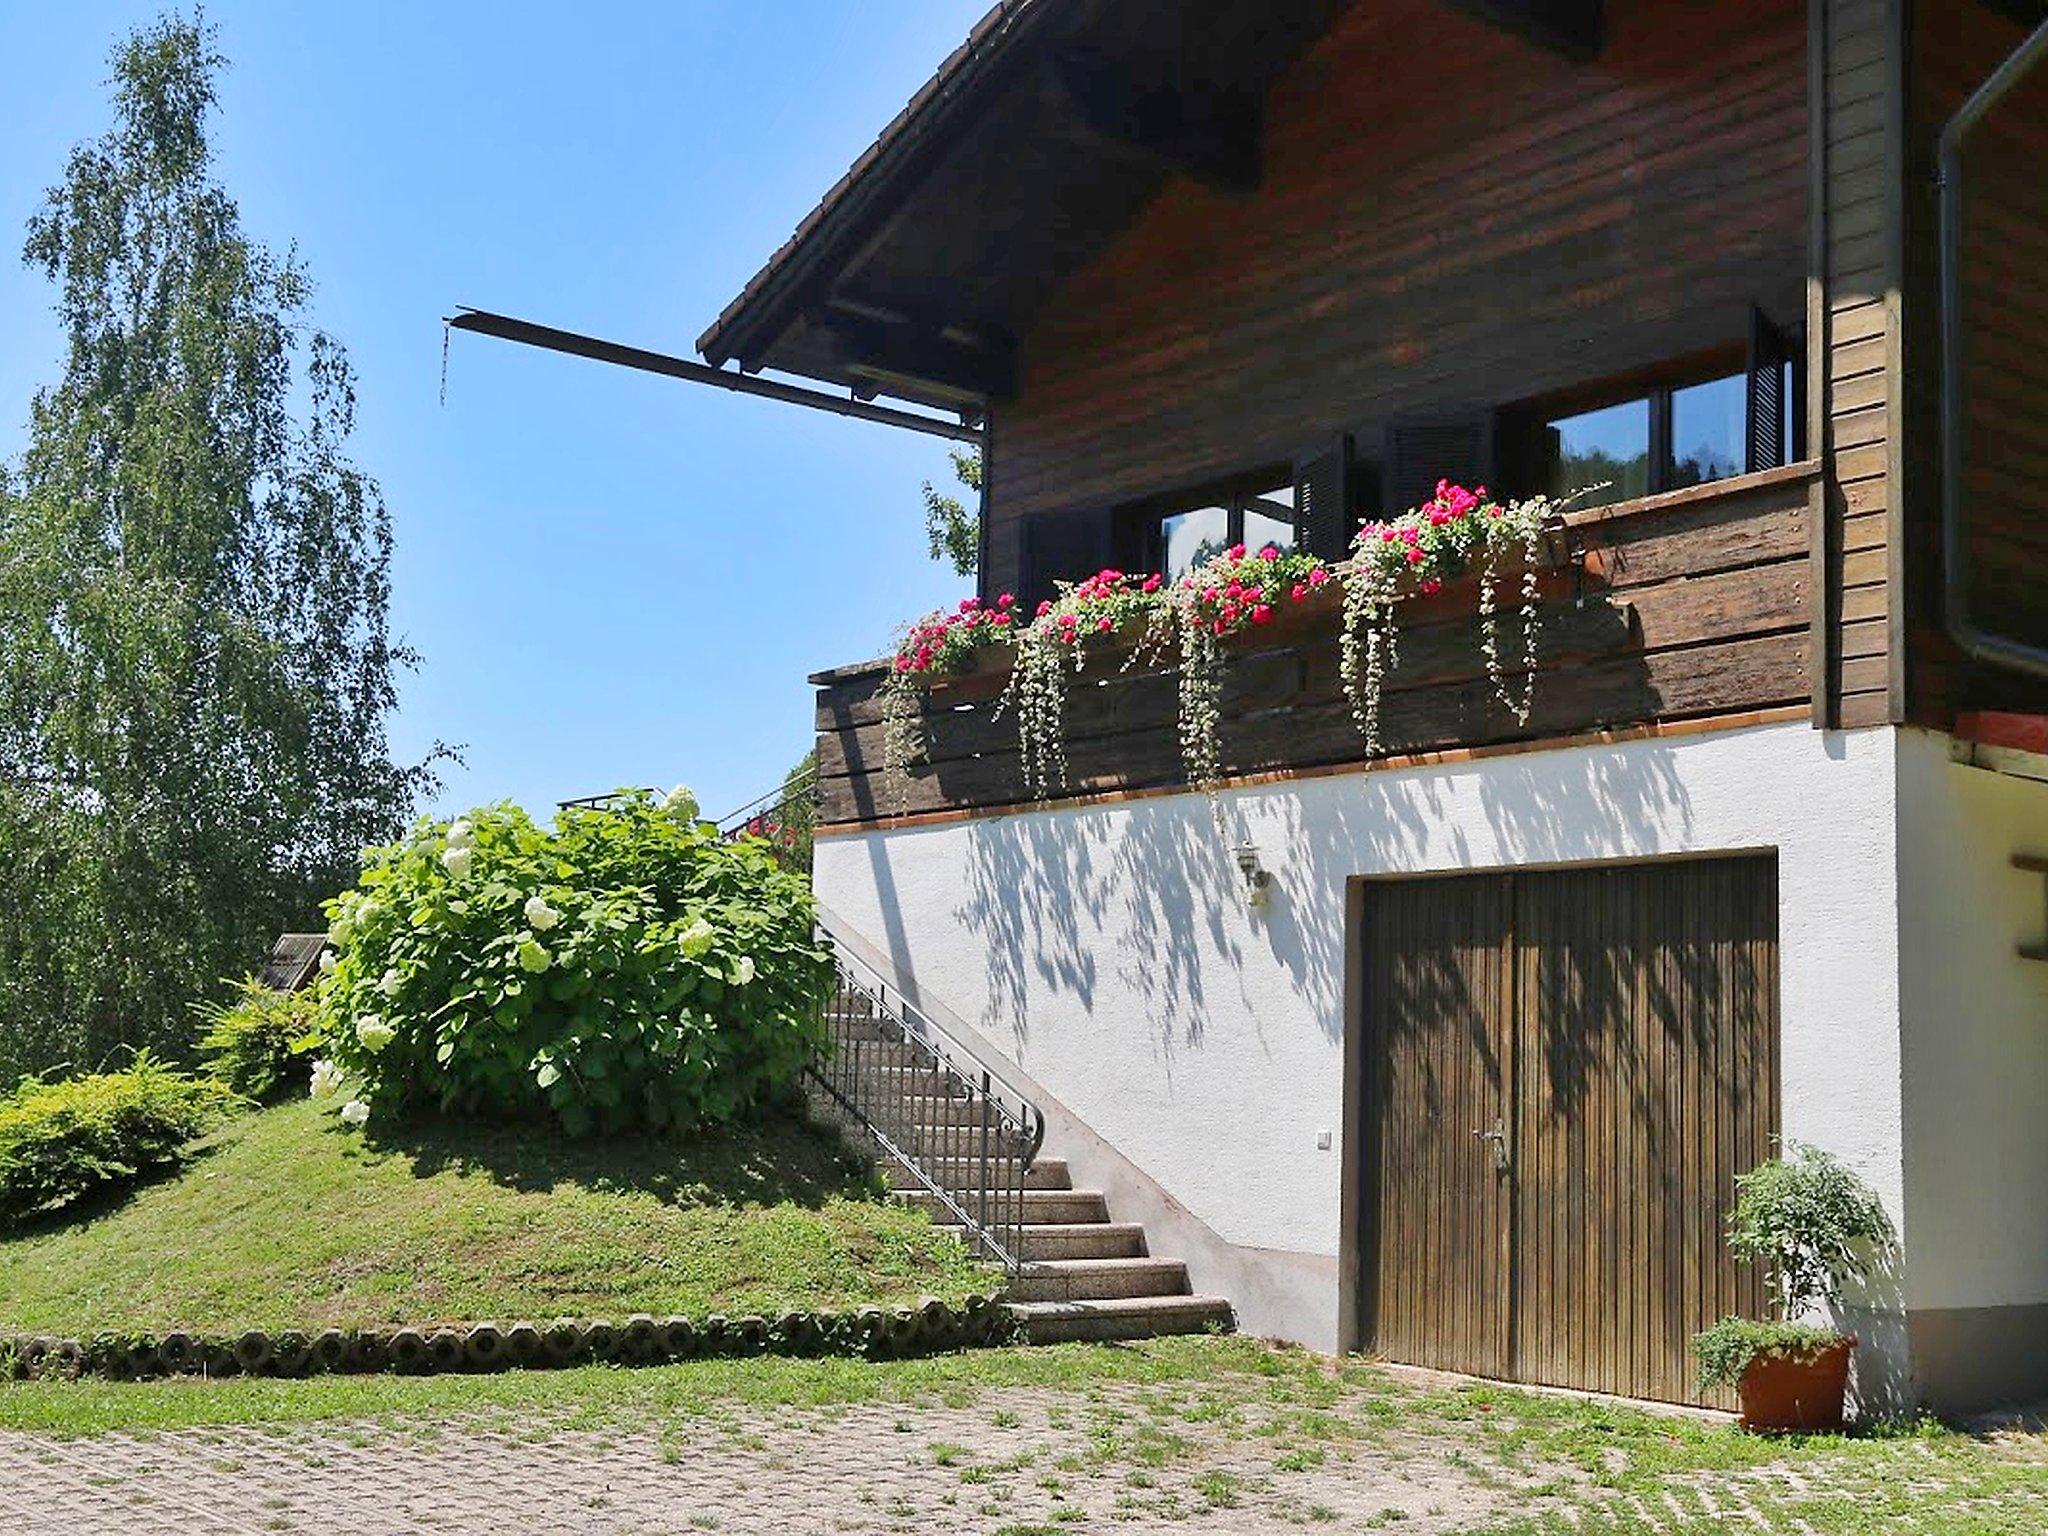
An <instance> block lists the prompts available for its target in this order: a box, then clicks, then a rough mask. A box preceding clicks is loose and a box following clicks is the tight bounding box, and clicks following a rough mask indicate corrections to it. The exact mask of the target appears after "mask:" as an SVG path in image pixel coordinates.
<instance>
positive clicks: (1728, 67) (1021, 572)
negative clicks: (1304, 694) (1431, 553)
mask: <svg viewBox="0 0 2048 1536" xmlns="http://www.w3.org/2000/svg"><path fill="white" fill-rule="evenodd" d="M1607 9H1608V12H1609V20H1608V30H1607V40H1606V43H1605V45H1604V47H1603V48H1602V50H1601V53H1600V57H1599V60H1598V63H1597V65H1588V64H1582V63H1578V62H1575V61H1573V60H1571V59H1567V58H1563V57H1560V56H1559V55H1557V54H1555V53H1552V52H1550V51H1548V50H1545V49H1543V48H1540V47H1537V46H1535V45H1534V44H1532V43H1530V42H1528V41H1526V40H1524V39H1522V38H1520V37H1517V36H1514V35H1512V34H1509V33H1507V32H1504V31H1502V30H1500V29H1498V28H1495V27H1492V26H1489V25H1487V24H1485V23H1483V22H1481V21H1478V20H1475V19H1473V18H1471V17H1469V16H1466V15H1463V14H1461V13H1458V12H1455V11H1451V10H1448V9H1447V8H1446V7H1445V6H1443V5H1442V4H1440V3H1439V0H1371V3H1364V4H1357V5H1353V6H1350V7H1349V8H1347V9H1346V10H1345V11H1344V12H1343V13H1342V15H1340V16H1339V17H1338V19H1337V20H1336V22H1335V23H1334V24H1333V25H1332V27H1331V29H1330V30H1329V32H1327V33H1326V34H1325V35H1324V36H1323V37H1322V38H1321V39H1320V40H1319V41H1318V42H1317V43H1316V44H1315V45H1314V46H1313V47H1312V48H1311V49H1310V50H1309V51H1308V52H1307V53H1306V54H1305V55H1304V56H1303V57H1302V58H1300V59H1299V60H1297V61H1296V62H1295V63H1294V64H1293V65H1292V66H1291V67H1290V68H1289V69H1288V70H1286V71H1285V72H1284V73H1283V74H1282V75H1281V76H1280V77H1279V78H1278V79H1277V80H1276V81H1275V83H1274V85H1273V87H1272V88H1271V90H1270V91H1269V93H1268V95H1267V98H1266V151H1265V167H1264V175H1263V178H1262V180H1261V182H1260V185H1259V188H1258V190H1257V191H1256V192H1254V193H1252V194H1250V195H1248V196H1234V195H1232V194H1230V193H1228V192H1224V191H1219V190H1215V189H1212V188H1209V187H1205V186H1203V185H1201V184H1199V183H1196V182H1194V181H1192V180H1189V179H1185V178H1183V179H1180V180H1176V181H1174V182H1173V183H1171V184H1170V185H1169V186H1168V187H1167V189H1166V190H1165V191H1164V192H1163V193H1162V194H1161V195H1160V196H1159V198H1158V199H1157V200H1156V201H1155V202H1154V203H1153V204H1152V205H1151V206H1150V207H1149V208H1147V209H1146V210H1145V212H1144V213H1143V214H1142V215H1140V216H1139V218H1138V219H1137V220H1136V221H1135V222H1134V223H1133V224H1132V225H1131V227H1130V228H1129V229H1128V230H1126V231H1125V232H1124V233H1123V234H1121V235H1120V236H1118V237H1117V239H1116V240H1115V241H1114V242H1112V243H1111V245H1110V246H1109V247H1108V248H1107V249H1106V250H1105V251H1104V252H1103V253H1102V254H1101V255H1100V256H1098V257H1097V258H1096V259H1095V260H1094V261H1093V262H1092V263H1090V264H1089V265H1088V266H1086V267H1084V268H1083V269H1082V270H1081V271H1080V272H1079V273H1077V274H1076V275H1075V277H1074V278H1073V279H1071V280H1070V281H1069V283H1068V284H1067V286H1066V287H1065V288H1063V289H1062V290H1061V291H1060V292H1059V293H1058V294H1057V295H1056V296H1055V297H1054V298H1053V300H1052V301H1051V302H1050V303H1049V304H1048V305H1047V306H1046V308H1045V309H1044V310H1043V311H1042V312H1041V313H1040V315H1039V317H1038V319H1037V321H1036V323H1035V324H1034V326H1033V328H1032V330H1031V331H1030V332H1029V334H1028V335H1027V336H1026V337H1025V339H1024V343H1023V349H1022V366H1021V370H1020V377H1019V385H1018V390H1017V394H1016V397H1015V398H1014V399H1010V400H1003V401H999V402H997V403H996V404H995V405H994V406H993V407H992V409H991V414H990V425H991V431H990V450H989V465H988V468H989V479H988V487H989V489H988V500H987V516H988V559H987V562H986V568H985V575H984V587H985V589H992V590H997V591H1000V590H1018V591H1021V590H1023V589H1025V588H1026V587H1028V586H1030V585H1031V584H1032V580H1031V574H1032V573H1030V572H1029V571H1027V570H1026V569H1025V563H1024V544H1025V540H1026V533H1025V529H1026V528H1027V526H1028V525H1029V524H1030V522H1031V520H1032V519H1033V518H1035V517H1038V516H1041V515H1044V514H1048V513H1054V514H1056V513H1063V512H1071V511H1074V510H1076V509H1085V510H1089V511H1107V510H1110V509H1114V508H1115V507H1117V506H1119V505H1120V504H1122V503H1125V502H1130V501H1133V500H1140V499H1143V498H1146V497H1149V496H1153V495H1156V494H1157V493H1160V492H1165V491H1170V490H1174V489H1179V488H1185V487H1194V486H1199V485H1202V484H1204V483H1205V482H1210V481H1214V480H1217V479H1219V478H1221V477H1225V476H1229V475H1233V474H1238V473H1243V472H1246V471H1252V470H1256V469H1258V468H1259V467H1261V466H1263V465H1280V466H1285V465H1289V464H1291V463H1292V462H1293V461H1294V460H1295V459H1296V458H1297V457H1298V456H1300V455H1301V454H1303V453H1304V452H1305V451H1311V450H1313V449H1314V448H1316V447H1318V446H1320V445H1321V444H1322V443H1323V442H1325V441H1327V440H1328V439H1330V438H1332V437H1334V436H1335V435H1337V434H1339V433H1349V434H1351V436H1352V437H1353V439H1354V441H1355V442H1356V443H1357V444H1358V445H1359V452H1360V456H1361V457H1362V458H1363V459H1365V460H1366V461H1367V462H1368V463H1371V462H1374V461H1378V460H1380V459H1381V458H1382V457H1383V451H1382V447H1381V445H1382V443H1383V441H1384V438H1385V434H1386V430H1387V428H1388V426H1389V424H1390V423H1391V422H1394V421H1395V420H1396V419H1397V418H1399V419H1428V418H1432V417H1440V416H1445V415H1456V414H1462V413H1466V412H1473V411H1478V412H1487V411H1491V410H1492V409H1494V408H1497V407H1502V406H1509V405H1511V404H1513V403H1514V402H1517V401H1521V400H1526V399H1532V398H1536V397H1542V396H1547V395H1551V394H1554V393H1556V392H1558V391H1564V390H1571V389H1574V388H1578V387H1583V386H1585V385H1587V384H1590V383H1596V382H1598V381H1601V380H1605V379H1609V378H1614V377H1618V376H1623V375H1627V374H1630V373H1632V372H1634V371H1637V370H1641V369H1645V368H1650V367H1654V366H1656V365H1659V364H1664V363H1668V362H1670V361H1672V360H1675V359H1682V358H1686V357H1689V356H1694V355H1697V354H1700V353H1703V352H1709V351H1712V350H1714V349H1717V348H1719V349H1724V350H1725V349H1730V348H1733V349H1736V351H1737V352H1738V355H1739V349H1740V346H1741V343H1742V340H1743V337H1744V336H1745V334H1746V330H1747V327H1748V324H1749V311H1750V307H1751V306H1752V305H1755V306H1758V307H1761V308H1762V309H1763V310H1764V311H1765V313H1766V314H1767V315H1770V316H1771V317H1772V318H1774V319H1776V320H1778V321H1779V322H1781V323H1783V324H1786V325H1795V324H1797V323H1798V321H1799V320H1800V318H1801V315H1802V307H1803V304H1804V293H1805V290H1804V280H1805V272H1806V246H1805V238H1806V136H1805V135H1806V77H1805V62H1804V61H1805V19H1804V13H1803V11H1802V9H1801V7H1800V5H1799V4H1798V0H1683V3H1676V4H1672V3H1661V0H1660V3H1654V4H1651V3H1641V0H1636V3H1620V4H1614V5H1610V6H1609V7H1608V8H1607ZM1445 59H1455V60H1456V61H1457V68H1456V71H1455V79H1454V80H1453V79H1451V78H1448V77H1447V74H1446V72H1445V71H1444V70H1443V68H1442V64H1441V61H1442V60H1445ZM1438 82H1442V84H1441V87H1440V88H1439V84H1438ZM1475 469H1480V470H1481V472H1482V473H1483V469H1482V468H1481V466H1476V465H1473V464H1471V463H1465V464H1456V463H1445V464H1443V465H1441V466H1440V468H1439V471H1438V472H1439V473H1443V474H1449V475H1451V476H1453V477H1454V478H1457V477H1460V476H1463V475H1467V474H1471V473H1473V472H1474V471H1475ZM1431 483H1434V482H1433V481H1432V482H1431ZM1505 488H1506V489H1508V490H1511V491H1512V490H1519V489H1523V488H1524V487H1517V486H1513V485H1509V486H1507V487H1505ZM1361 501H1362V504H1361V505H1360V506H1359V507H1358V508H1357V510H1359V511H1361V512H1377V511H1399V510H1401V507H1402V506H1406V505H1412V502H1411V501H1408V500H1406V499H1403V500H1402V501H1401V502H1400V505H1395V506H1383V505H1381V504H1380V503H1379V501H1378V500H1377V498H1374V497H1371V496H1370V495H1368V496H1366V497H1364V498H1361Z"/></svg>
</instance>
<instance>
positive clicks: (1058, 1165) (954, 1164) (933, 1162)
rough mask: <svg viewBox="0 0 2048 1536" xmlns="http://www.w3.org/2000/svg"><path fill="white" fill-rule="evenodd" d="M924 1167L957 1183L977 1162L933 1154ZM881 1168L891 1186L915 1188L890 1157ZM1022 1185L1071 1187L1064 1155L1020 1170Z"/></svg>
mask: <svg viewBox="0 0 2048 1536" xmlns="http://www.w3.org/2000/svg"><path fill="white" fill-rule="evenodd" d="M927 1166H929V1167H930V1168H931V1169H932V1170H933V1171H934V1172H935V1173H937V1174H938V1175H940V1176H941V1177H942V1178H947V1179H951V1180H953V1181H954V1182H955V1183H958V1182H960V1181H962V1180H965V1179H967V1178H970V1177H974V1176H976V1175H977V1174H978V1173H979V1170H980V1161H979V1159H977V1158H973V1157H935V1158H932V1159H930V1160H929V1163H928V1164H927ZM882 1171H883V1173H884V1174H886V1175H887V1177H888V1180H889V1183H890V1185H891V1186H892V1187H893V1188H896V1189H915V1188H917V1187H918V1184H917V1178H916V1175H914V1174H913V1173H911V1171H910V1170H909V1169H908V1168H905V1167H904V1166H903V1165H902V1164H901V1163H899V1162H896V1161H895V1160H893V1159H891V1160H890V1162H889V1164H888V1166H887V1167H885V1168H884V1169H883V1170H882ZM1024 1187H1025V1188H1026V1189H1072V1188H1073V1187H1074V1179H1073V1175H1072V1174H1070V1173H1068V1171H1067V1160H1066V1159H1065V1158H1064V1157H1041V1158H1040V1159H1039V1160H1038V1161H1037V1162H1035V1163H1033V1164H1032V1165H1031V1166H1030V1167H1029V1168H1027V1169H1025V1170H1024Z"/></svg>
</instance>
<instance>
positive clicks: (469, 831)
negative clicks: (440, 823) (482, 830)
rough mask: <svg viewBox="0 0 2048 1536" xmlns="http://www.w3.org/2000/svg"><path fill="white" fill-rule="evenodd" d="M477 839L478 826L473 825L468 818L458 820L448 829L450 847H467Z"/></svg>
mask: <svg viewBox="0 0 2048 1536" xmlns="http://www.w3.org/2000/svg"><path fill="white" fill-rule="evenodd" d="M475 841H476V828H475V827H472V826H471V825H470V824H469V822H468V820H467V819H464V820H462V821H458V822H456V823H455V824H454V825H453V826H451V827H450V828H449V829H448V846H449V847H450V848H467V847H468V846H469V845H470V844H471V843H473V842H475Z"/></svg>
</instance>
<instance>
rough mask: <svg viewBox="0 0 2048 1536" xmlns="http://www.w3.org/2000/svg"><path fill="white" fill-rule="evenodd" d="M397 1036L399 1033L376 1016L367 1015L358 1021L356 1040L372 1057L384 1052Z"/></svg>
mask: <svg viewBox="0 0 2048 1536" xmlns="http://www.w3.org/2000/svg"><path fill="white" fill-rule="evenodd" d="M397 1036H398V1031H397V1030H395V1029H393V1028H392V1027H391V1026H390V1025H389V1024H387V1023H385V1022H384V1021H383V1020H382V1019H380V1018H378V1017H377V1016H376V1015H375V1014H367V1015H365V1016H364V1017H362V1018H360V1019H357V1020H356V1039H357V1040H358V1041H359V1042H361V1044H362V1047H363V1049H364V1050H366V1051H368V1052H370V1053H371V1054H372V1055H374V1054H376V1053H377V1052H378V1051H381V1050H383V1049H384V1047H385V1046H387V1045H389V1044H390V1043H391V1042H392V1041H393V1040H394V1039H396V1038H397Z"/></svg>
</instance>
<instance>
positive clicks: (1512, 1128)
mask: <svg viewBox="0 0 2048 1536" xmlns="http://www.w3.org/2000/svg"><path fill="white" fill-rule="evenodd" d="M1360 939H1361V942H1362V944H1363V946H1364V956H1363V958H1364V976H1365V987H1364V1002H1365V1019H1364V1028H1365V1030H1366V1051H1365V1057H1364V1059H1365V1062H1366V1080H1365V1083H1364V1085H1363V1087H1364V1090H1365V1101H1364V1113H1365V1120H1364V1125H1365V1127H1366V1132H1367V1134H1366V1136H1365V1138H1364V1154H1365V1157H1366V1160H1367V1166H1366V1168H1365V1170H1364V1183H1363V1187H1364V1189H1365V1190H1366V1192H1367V1202H1366V1210H1365V1222H1364V1227H1363V1231H1362V1233H1361V1240H1362V1241H1363V1242H1364V1243H1365V1244H1366V1245H1367V1247H1366V1259H1365V1263H1364V1264H1363V1265H1362V1266H1361V1270H1362V1273H1363V1275H1364V1280H1365V1283H1364V1287H1363V1289H1364V1296H1363V1306H1364V1316H1363V1319H1362V1321H1363V1325H1364V1326H1363V1329H1362V1334H1363V1337H1364V1338H1365V1339H1366V1341H1367V1342H1368V1346H1369V1347H1370V1348H1372V1349H1373V1350H1375V1351H1376V1352H1378V1353H1380V1354H1383V1355H1385V1356H1387V1357H1388V1358H1390V1359H1395V1360H1406V1361H1411V1362H1413V1363H1416V1364H1420V1365H1431V1366H1436V1367H1439V1368H1441V1369H1445V1370H1459V1371H1471V1372H1476V1373H1478V1374H1481V1375H1489V1376H1504V1377H1511V1378H1514V1379H1517V1380H1523V1381H1534V1382H1545V1383H1550V1384H1554V1385H1558V1386H1571V1387H1584V1388H1589V1389H1592V1390H1597V1391H1603V1392H1619V1393H1625V1394H1628V1395H1631V1396H1639V1397H1653V1398H1663V1399H1668V1400H1673V1401H1704V1400H1713V1399H1702V1398H1701V1397H1700V1395H1699V1392H1698V1386H1697V1382H1696V1379H1695V1370H1694V1367H1693V1365H1692V1361H1691V1354H1690V1350H1689V1347H1688V1344H1689V1340H1690V1339H1691V1336H1692V1334H1693V1333H1694V1332H1695V1331H1696V1330H1697V1329H1699V1328H1702V1327H1704V1326H1706V1324H1708V1323H1710V1322H1712V1321H1713V1320H1714V1319H1715V1318H1716V1317H1719V1316H1720V1315H1722V1314H1723V1313H1725V1312H1730V1311H1741V1312H1752V1313H1755V1312H1758V1311H1759V1310H1760V1308H1761V1306H1762V1302H1763V1294H1762V1289H1761V1281H1760V1278H1759V1277H1758V1276H1757V1275H1756V1274H1755V1273H1753V1272H1752V1271H1750V1270H1749V1269H1747V1268H1744V1269H1743V1270H1741V1271H1738V1269H1737V1268H1736V1266H1735V1265H1734V1264H1733V1262H1732V1261H1731V1260H1730V1259H1729V1258H1728V1256H1727V1253H1726V1250H1725V1248H1724V1247H1723V1245H1722V1243H1721V1240H1720V1233H1721V1229H1722V1227H1723V1225H1724V1224H1725V1221H1726V1217H1727V1212H1728V1209H1729V1206H1730V1204H1731V1202H1732V1200H1733V1197H1734V1179H1735V1175H1736V1174H1737V1173H1738V1172H1740V1171H1742V1170H1744V1169H1746V1168H1749V1167H1751V1166H1752V1165H1754V1164H1755V1163H1757V1162H1758V1161H1761V1160H1762V1159H1763V1158H1765V1157H1767V1156H1768V1155H1769V1148H1770V1138H1771V1136H1772V1135H1773V1134H1774V1132H1775V1130H1776V1127H1777V1079H1778V1071H1777V1036H1778V1018H1777V990H1778V989H1777V872H1776V864H1775V861H1774V860H1773V859H1772V858H1770V857H1768V856H1764V857H1743V858H1721V859H1700V860H1673V861H1667V862H1661V863H1656V864H1643V865H1630V866H1625V867H1614V868H1600V869H1577V870H1561V871H1542V872H1516V873H1512V874H1491V875H1459V876H1449V877H1443V878H1431V879H1422V880H1400V881H1383V882H1371V883H1369V884H1368V886H1367V889H1366V893H1365V903H1364V931H1363V933H1362V934H1361V936H1360Z"/></svg>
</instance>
